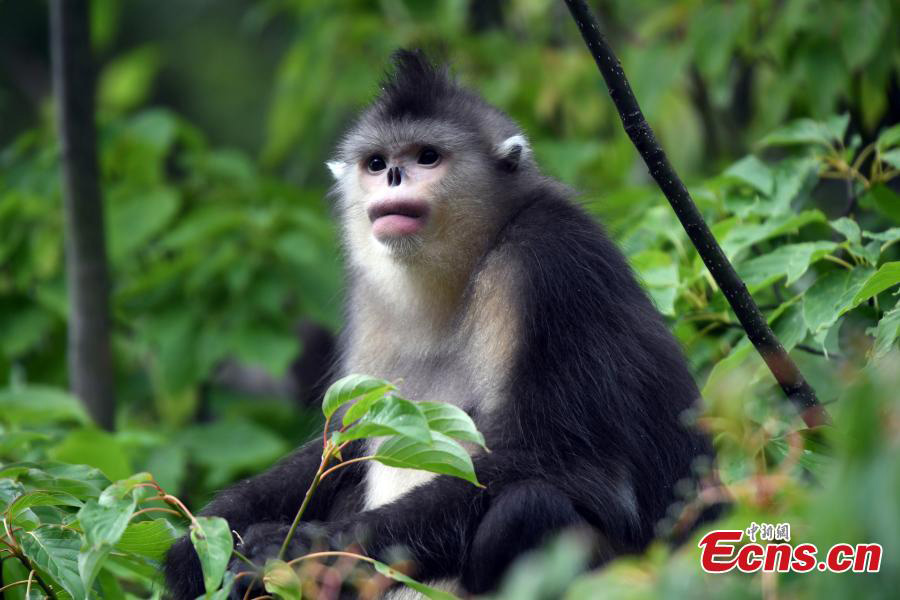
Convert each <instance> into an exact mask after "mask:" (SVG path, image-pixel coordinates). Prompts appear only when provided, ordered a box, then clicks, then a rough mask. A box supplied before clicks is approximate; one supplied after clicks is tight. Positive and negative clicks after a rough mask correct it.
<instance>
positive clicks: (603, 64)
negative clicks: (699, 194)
mask: <svg viewBox="0 0 900 600" xmlns="http://www.w3.org/2000/svg"><path fill="white" fill-rule="evenodd" d="M565 2H566V5H567V6H568V7H569V11H570V12H571V13H572V16H573V17H574V19H575V23H576V24H577V25H578V29H579V30H580V31H581V35H582V37H583V38H584V41H585V43H587V46H588V49H589V50H590V52H591V55H592V56H593V57H594V61H595V62H596V63H597V67H598V68H599V69H600V72H601V74H602V75H603V78H604V80H606V86H607V88H609V94H610V97H611V98H612V100H613V103H615V105H616V109H617V110H618V112H619V117H620V118H621V119H622V124H623V125H624V127H625V131H626V133H628V136H629V137H630V138H631V141H632V143H633V144H634V145H635V147H636V148H637V150H638V152H639V153H640V155H641V157H642V158H643V159H644V162H645V163H646V164H647V168H648V169H649V170H650V174H651V175H652V176H653V178H654V179H655V180H656V183H657V184H658V185H659V187H660V189H661V190H662V191H663V193H664V194H665V196H666V198H667V199H668V200H669V204H671V206H672V209H673V210H674V211H675V214H676V215H677V216H678V219H679V220H680V221H681V224H682V226H683V227H684V230H685V231H686V232H687V234H688V237H690V239H691V242H692V243H693V244H694V247H695V248H696V249H697V252H699V253H700V257H701V258H702V259H703V263H704V264H705V265H706V268H707V269H709V272H710V274H712V276H713V278H714V279H715V281H716V283H717V284H718V286H719V288H721V290H722V293H723V294H725V298H726V299H727V300H728V303H729V304H730V305H731V308H732V309H733V310H734V313H735V315H736V316H737V318H738V320H739V321H740V322H741V325H743V326H744V330H745V331H746V332H747V337H748V338H750V341H751V342H752V343H753V345H754V346H755V347H756V350H757V351H758V352H759V353H760V355H761V356H762V358H763V360H764V361H765V362H766V365H768V367H769V370H770V371H771V372H772V375H774V376H775V379H776V381H778V383H779V384H780V385H781V388H782V390H784V393H785V394H786V395H787V397H788V398H789V399H790V400H791V401H792V402H793V403H794V404H795V405H796V407H797V408H798V410H799V411H800V416H801V417H802V418H803V420H804V422H805V423H806V425H807V426H808V427H814V426H817V425H824V424H827V423H830V422H831V419H830V418H829V416H828V413H827V412H826V411H825V409H824V408H823V407H822V406H821V405H820V404H819V401H818V399H817V398H816V393H815V391H813V389H812V387H810V385H809V383H807V382H806V379H804V377H803V375H802V374H801V373H800V370H799V369H798V368H797V365H796V364H794V361H793V360H791V357H790V356H788V353H787V352H786V351H785V349H784V347H783V346H782V345H781V343H780V342H779V341H778V338H777V337H775V334H774V333H773V332H772V329H771V328H770V327H769V324H768V323H767V322H766V318H765V317H764V316H763V314H762V313H761V312H760V310H759V308H758V307H757V306H756V303H755V302H754V301H753V297H752V296H751V295H750V292H749V291H748V290H747V286H746V285H745V284H744V282H743V281H742V280H741V278H740V277H739V276H738V274H737V272H736V271H735V270H734V267H733V266H732V265H731V263H730V262H729V261H728V258H727V257H726V256H725V253H724V252H722V248H721V247H720V246H719V244H718V242H717V241H716V238H715V236H713V234H712V232H711V231H710V229H709V226H708V225H707V224H706V222H705V221H704V220H703V216H702V215H701V214H700V211H699V210H698V209H697V205H696V204H694V201H693V200H692V199H691V196H690V193H689V192H688V190H687V188H686V187H685V185H684V183H683V182H682V181H681V179H680V178H679V177H678V174H677V173H675V170H674V169H673V168H672V165H671V164H669V159H668V158H667V157H666V154H665V152H664V151H663V149H662V147H661V146H660V145H659V142H657V141H656V136H655V135H654V134H653V130H652V129H651V128H650V125H649V124H648V123H647V120H646V119H645V118H644V115H643V113H642V112H641V108H640V106H639V105H638V102H637V99H636V98H635V97H634V93H633V92H632V91H631V85H630V84H629V83H628V79H627V78H626V77H625V72H624V71H623V70H622V65H621V64H620V63H619V59H618V58H616V55H615V54H614V53H613V51H612V48H610V47H609V44H607V42H606V40H605V39H604V38H603V36H602V35H601V34H600V27H599V25H598V23H597V19H596V17H595V16H594V14H593V13H592V12H591V9H590V8H589V7H588V5H587V3H586V2H585V0H565Z"/></svg>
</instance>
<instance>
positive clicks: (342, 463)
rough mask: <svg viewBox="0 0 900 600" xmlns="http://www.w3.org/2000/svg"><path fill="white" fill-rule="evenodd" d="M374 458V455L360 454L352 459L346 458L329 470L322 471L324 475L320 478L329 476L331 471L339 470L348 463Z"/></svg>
mask: <svg viewBox="0 0 900 600" xmlns="http://www.w3.org/2000/svg"><path fill="white" fill-rule="evenodd" d="M374 458H375V457H374V456H360V457H359V458H351V459H350V460H345V461H344V462H341V463H338V464H336V465H334V466H333V467H331V468H330V469H328V470H327V471H325V472H324V473H322V477H320V479H325V477H326V476H328V474H329V473H333V472H334V471H337V470H338V469H340V468H341V467H346V466H347V465H351V464H353V463H358V462H362V461H364V460H373V459H374Z"/></svg>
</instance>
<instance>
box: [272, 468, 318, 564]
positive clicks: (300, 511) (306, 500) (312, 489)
mask: <svg viewBox="0 0 900 600" xmlns="http://www.w3.org/2000/svg"><path fill="white" fill-rule="evenodd" d="M328 458H329V457H328V456H323V457H322V462H321V464H320V465H319V470H318V471H316V476H315V477H313V480H312V483H311V484H310V485H309V489H308V490H306V496H304V497H303V503H302V504H301V505H300V508H299V509H298V510H297V514H296V515H294V522H293V523H291V528H290V529H289V530H288V533H287V535H286V536H285V538H284V542H283V543H282V544H281V550H279V551H278V558H279V559H280V560H284V555H285V554H286V553H287V549H288V545H289V544H290V543H291V538H293V537H294V532H295V531H297V526H298V525H300V519H301V518H302V517H303V513H304V512H306V507H307V506H309V500H310V498H312V495H313V493H315V491H316V488H318V487H319V481H321V479H322V471H324V470H325V464H326V463H327V461H328Z"/></svg>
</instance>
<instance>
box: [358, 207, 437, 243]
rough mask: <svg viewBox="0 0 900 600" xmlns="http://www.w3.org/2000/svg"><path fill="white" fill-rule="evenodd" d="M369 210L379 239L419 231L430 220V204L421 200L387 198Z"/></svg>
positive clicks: (373, 232) (373, 228)
mask: <svg viewBox="0 0 900 600" xmlns="http://www.w3.org/2000/svg"><path fill="white" fill-rule="evenodd" d="M367 212H368V215H369V221H371V222H372V234H373V235H374V236H375V237H376V238H378V239H379V240H380V239H383V238H391V237H399V236H404V235H412V234H414V233H418V232H419V231H420V230H421V229H422V228H423V227H425V222H426V221H427V220H428V204H427V203H425V202H422V201H420V200H385V201H382V202H378V203H376V204H373V205H372V206H370V207H369V208H368V210H367Z"/></svg>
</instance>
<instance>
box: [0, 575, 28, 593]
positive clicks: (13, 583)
mask: <svg viewBox="0 0 900 600" xmlns="http://www.w3.org/2000/svg"><path fill="white" fill-rule="evenodd" d="M31 573H34V571H32V572H31ZM31 573H29V574H28V579H23V580H21V581H13V582H12V583H8V584H6V585H4V586H3V587H0V593H2V592H3V591H4V590H8V589H9V588H14V587H16V586H17V585H25V584H26V583H31ZM25 597H26V598H27V597H28V594H26V595H25Z"/></svg>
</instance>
